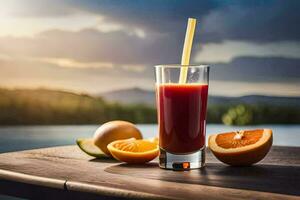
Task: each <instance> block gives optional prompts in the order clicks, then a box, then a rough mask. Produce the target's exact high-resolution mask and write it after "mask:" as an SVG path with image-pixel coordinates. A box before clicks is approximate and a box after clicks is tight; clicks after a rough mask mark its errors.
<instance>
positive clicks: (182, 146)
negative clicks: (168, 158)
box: [156, 84, 208, 154]
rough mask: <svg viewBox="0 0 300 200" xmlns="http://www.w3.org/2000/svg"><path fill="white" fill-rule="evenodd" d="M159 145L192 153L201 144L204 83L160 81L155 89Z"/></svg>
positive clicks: (202, 143)
mask: <svg viewBox="0 0 300 200" xmlns="http://www.w3.org/2000/svg"><path fill="white" fill-rule="evenodd" d="M156 90H157V91H156V94H157V96H156V100H157V109H158V124H159V144H160V147H161V148H163V149H164V150H165V151H167V152H170V153H175V154H176V153H177V154H182V153H192V152H195V151H198V150H200V149H201V148H202V147H203V146H204V145H205V120H206V107H207V94H208V85H206V84H205V85H204V84H202V85H201V84H161V85H158V86H157V88H156Z"/></svg>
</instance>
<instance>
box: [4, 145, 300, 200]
mask: <svg viewBox="0 0 300 200" xmlns="http://www.w3.org/2000/svg"><path fill="white" fill-rule="evenodd" d="M207 163H208V164H207V167H206V168H204V169H203V170H193V171H188V172H175V171H169V170H162V169H159V168H158V167H157V163H156V161H154V162H151V163H149V164H147V165H139V166H138V165H126V164H122V163H119V162H116V161H114V160H107V159H106V160H99V159H93V158H92V157H90V156H87V155H85V154H84V153H82V152H81V151H80V150H79V149H78V148H77V147H76V146H65V147H55V148H46V149H37V150H30V151H22V152H13V153H5V154H0V169H1V170H0V192H1V193H9V192H6V191H8V190H9V188H8V187H7V186H8V185H10V186H11V185H14V187H18V185H20V184H21V185H22V187H24V185H26V187H27V188H28V189H27V191H28V193H30V191H33V192H35V193H36V194H37V193H38V191H40V190H41V189H40V188H41V187H42V188H44V190H45V191H44V193H43V195H45V194H47V193H49V196H48V197H51V195H52V196H53V195H55V194H57V195H60V197H68V198H69V197H71V196H72V198H73V199H86V198H91V199H93V198H92V197H95V198H96V197H97V195H100V196H101V197H105V198H108V199H109V198H110V199H113V198H123V199H129V198H130V199H132V198H133V199H134V198H136V199H299V197H300V196H299V195H300V192H299V191H300V170H299V169H300V148H295V147H274V148H272V150H271V152H270V153H269V154H268V156H267V157H266V158H265V159H264V160H263V161H262V162H261V163H260V164H258V165H255V166H253V167H243V168H238V167H228V166H226V165H223V164H221V163H219V162H218V161H217V160H216V159H215V158H214V157H213V156H212V154H211V153H210V152H208V154H207ZM19 187H21V186H19ZM1 188H2V189H1ZM3 188H6V189H3ZM47 189H48V190H49V191H48V192H47ZM58 190H60V191H61V192H58ZM16 191H18V190H17V189H15V192H16ZM20 195H21V196H22V195H23V196H25V197H26V195H25V194H19V195H18V194H17V192H16V196H20ZM57 195H56V198H57ZM27 196H28V195H27ZM50 199H51V198H50Z"/></svg>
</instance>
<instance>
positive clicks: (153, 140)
mask: <svg viewBox="0 0 300 200" xmlns="http://www.w3.org/2000/svg"><path fill="white" fill-rule="evenodd" d="M148 140H149V141H150V142H154V143H156V144H157V145H158V137H157V136H156V137H153V138H149V139H148Z"/></svg>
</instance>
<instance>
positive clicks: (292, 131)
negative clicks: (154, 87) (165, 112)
mask: <svg viewBox="0 0 300 200" xmlns="http://www.w3.org/2000/svg"><path fill="white" fill-rule="evenodd" d="M138 126H139V128H140V129H141V131H142V133H143V135H144V137H145V138H147V137H153V136H155V135H156V133H157V126H156V125H138ZM252 128H271V129H273V131H274V144H275V145H281V146H300V125H260V126H243V127H238V126H224V125H216V124H209V125H208V126H207V135H210V134H213V133H218V132H226V131H233V130H240V129H252ZM96 129H97V125H78V126H5V127H0V152H8V151H16V150H23V149H32V148H41V147H51V146H59V145H70V144H75V140H76V138H80V137H81V138H84V137H92V135H93V133H94V131H95V130H96Z"/></svg>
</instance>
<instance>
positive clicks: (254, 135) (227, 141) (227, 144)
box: [216, 130, 264, 149]
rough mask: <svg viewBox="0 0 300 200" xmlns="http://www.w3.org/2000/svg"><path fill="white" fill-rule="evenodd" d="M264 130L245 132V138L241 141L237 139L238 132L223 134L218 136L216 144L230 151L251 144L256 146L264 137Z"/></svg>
mask: <svg viewBox="0 0 300 200" xmlns="http://www.w3.org/2000/svg"><path fill="white" fill-rule="evenodd" d="M263 132H264V130H253V131H243V132H242V134H243V137H242V138H241V139H235V136H236V134H239V133H236V132H231V133H222V134H219V135H217V138H216V143H217V145H218V146H219V147H222V148H225V149H229V148H239V147H243V146H247V145H250V144H255V143H256V142H257V141H258V140H260V138H261V137H262V134H263Z"/></svg>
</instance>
